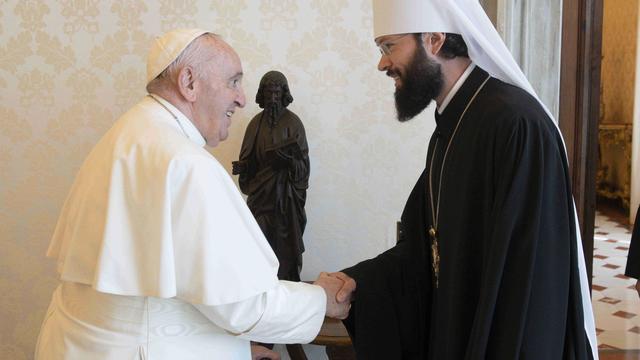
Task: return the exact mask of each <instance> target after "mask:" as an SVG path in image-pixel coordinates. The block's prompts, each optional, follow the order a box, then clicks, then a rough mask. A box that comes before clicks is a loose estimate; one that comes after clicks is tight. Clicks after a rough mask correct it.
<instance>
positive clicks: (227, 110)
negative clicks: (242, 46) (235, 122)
mask: <svg viewBox="0 0 640 360" xmlns="http://www.w3.org/2000/svg"><path fill="white" fill-rule="evenodd" d="M217 52H218V53H217V55H216V56H215V57H214V58H209V60H208V61H207V63H206V64H205V65H204V66H202V67H201V74H199V76H198V79H197V80H196V82H197V84H198V85H197V86H198V95H197V99H196V101H195V102H194V104H193V112H194V114H193V115H194V124H195V126H196V128H197V129H198V131H199V132H200V134H202V136H203V137H204V138H205V141H206V142H207V145H209V146H212V147H213V146H216V145H218V143H220V142H221V141H224V140H225V139H226V138H227V137H228V136H229V126H230V125H231V116H232V115H233V113H234V112H235V111H236V108H238V107H240V108H242V107H244V105H245V102H246V99H245V96H244V90H243V89H242V65H241V63H240V58H239V57H238V55H237V54H236V53H235V51H233V49H231V47H229V46H228V45H226V46H224V47H223V49H222V54H220V52H221V50H220V49H218V50H217Z"/></svg>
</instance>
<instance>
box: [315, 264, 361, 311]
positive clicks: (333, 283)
mask: <svg viewBox="0 0 640 360" xmlns="http://www.w3.org/2000/svg"><path fill="white" fill-rule="evenodd" d="M345 276H346V275H345ZM347 277H348V276H347ZM349 279H351V278H349ZM351 281H353V279H351ZM314 284H315V285H319V286H321V287H322V288H323V289H324V291H325V293H326V295H327V310H326V315H327V316H328V317H331V318H335V319H346V318H347V316H349V310H350V309H351V296H344V295H343V296H341V297H340V298H341V299H342V301H338V294H339V293H340V292H349V295H350V294H351V292H352V291H353V290H355V281H353V284H351V283H350V284H348V285H347V284H345V281H344V280H343V279H341V278H339V277H337V276H331V275H329V274H327V273H325V272H322V273H320V276H318V279H317V280H316V281H315V282H314ZM351 285H353V290H350V289H351ZM345 286H346V290H344V289H345Z"/></svg>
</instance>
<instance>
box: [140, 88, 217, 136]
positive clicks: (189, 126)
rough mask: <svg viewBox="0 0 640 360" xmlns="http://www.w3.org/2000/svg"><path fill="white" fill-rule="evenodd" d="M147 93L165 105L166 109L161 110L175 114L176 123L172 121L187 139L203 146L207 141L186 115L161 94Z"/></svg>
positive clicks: (172, 115)
mask: <svg viewBox="0 0 640 360" xmlns="http://www.w3.org/2000/svg"><path fill="white" fill-rule="evenodd" d="M149 95H150V96H151V97H152V98H153V99H156V100H158V101H159V102H160V103H161V104H162V105H164V106H166V107H167V108H166V109H162V110H163V111H165V112H167V110H169V111H168V112H169V113H170V114H168V115H171V117H174V116H175V119H176V120H177V123H175V122H174V124H175V127H176V128H178V130H180V132H181V133H182V132H184V135H186V136H187V138H189V140H191V141H193V142H194V143H196V144H198V145H199V146H201V147H202V146H205V144H206V143H207V142H206V141H205V139H204V137H202V134H200V131H198V129H197V128H196V126H195V125H193V122H192V121H191V120H190V119H189V118H188V117H186V116H185V115H184V114H183V113H182V112H181V111H180V110H178V108H176V107H175V106H173V104H171V103H170V102H169V101H167V100H165V99H164V98H163V97H162V96H160V95H158V94H155V93H151V94H149ZM154 102H155V101H154Z"/></svg>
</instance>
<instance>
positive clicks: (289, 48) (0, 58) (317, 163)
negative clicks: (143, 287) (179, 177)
mask: <svg viewBox="0 0 640 360" xmlns="http://www.w3.org/2000/svg"><path fill="white" fill-rule="evenodd" d="M371 20H372V19H371V9H370V0H358V1H344V0H308V1H300V0H298V1H294V0H262V1H260V0H233V1H232V0H228V1H222V0H220V1H212V0H202V1H196V0H181V1H170V0H160V1H142V0H119V1H98V0H60V1H32V0H11V1H6V0H0V89H1V90H0V241H1V243H0V246H1V249H2V250H1V251H0V274H1V276H0V359H18V360H19V359H30V358H31V357H32V350H33V347H34V344H35V340H36V335H37V333H38V329H39V325H40V322H41V321H42V317H43V314H44V311H45V309H46V305H47V303H48V302H49V299H50V296H51V291H52V289H53V288H54V287H55V285H56V274H55V272H54V266H53V265H54V261H53V260H52V259H46V258H45V257H44V254H45V251H46V248H47V245H48V242H49V238H50V236H51V234H52V231H53V227H54V225H55V222H56V219H57V215H58V212H59V210H60V208H61V206H62V202H63V201H64V198H65V196H66V193H67V192H68V190H69V187H70V186H71V182H72V180H73V177H74V175H75V172H76V171H77V170H78V168H79V167H80V165H81V163H82V161H83V159H84V157H85V156H86V155H87V153H88V151H89V150H90V149H91V147H92V145H93V144H95V142H96V141H97V140H98V139H99V138H100V136H101V135H102V134H103V133H104V132H105V131H106V130H107V129H108V128H109V127H110V126H111V124H112V123H113V122H114V120H115V119H116V118H117V117H118V116H119V115H121V114H122V113H123V112H124V111H126V110H127V108H129V107H130V106H131V105H133V104H134V103H136V102H137V101H138V100H139V99H140V98H141V97H142V96H143V95H144V94H145V93H144V78H145V75H144V74H145V60H144V59H145V57H146V52H147V49H148V44H149V43H150V41H151V39H153V37H154V36H155V35H158V34H160V33H162V32H164V31H166V30H169V29H172V28H175V27H186V26H198V27H204V28H209V29H212V30H214V31H216V32H218V33H219V34H221V35H222V36H224V38H225V39H226V40H227V41H228V42H229V43H230V44H231V45H232V46H234V47H235V48H236V49H237V51H238V53H239V54H240V56H241V58H242V59H243V66H244V71H245V74H246V76H245V82H244V84H245V90H246V92H247V97H248V99H253V98H254V95H255V91H256V89H257V84H258V82H259V80H260V77H261V76H262V74H264V73H265V72H266V71H268V70H270V69H278V70H281V71H283V72H284V73H285V74H286V75H287V76H288V78H289V81H290V85H291V89H292V91H293V96H294V98H295V100H294V102H293V104H292V105H291V109H292V110H293V111H294V112H296V113H297V114H298V115H299V116H300V117H301V119H302V120H303V122H304V123H305V126H306V128H307V136H308V140H309V145H310V156H311V163H312V168H311V180H310V189H309V193H308V203H307V210H308V219H309V223H308V227H307V231H306V233H305V243H306V246H307V251H306V253H305V258H304V261H305V264H304V270H303V276H304V277H305V278H307V279H311V278H314V277H315V276H316V275H317V273H318V272H319V271H321V270H329V271H332V270H338V269H340V268H342V267H345V266H348V265H351V264H353V263H354V262H356V261H358V260H360V259H364V258H368V257H372V256H374V255H376V254H377V253H379V252H380V251H382V250H383V249H385V248H386V247H387V246H388V245H389V244H390V243H392V242H393V241H395V222H396V221H397V219H398V218H399V215H400V212H401V210H402V206H403V203H404V200H405V198H406V196H407V195H408V193H409V191H410V190H411V188H412V186H413V182H414V180H415V178H416V177H417V176H418V174H419V173H420V172H421V170H422V168H423V166H424V161H425V151H426V145H427V140H428V136H429V134H430V133H431V131H432V129H433V127H434V123H433V118H432V116H431V115H422V116H421V117H420V118H418V119H415V120H414V121H412V122H410V123H408V124H398V123H397V122H396V121H395V120H394V111H393V101H392V92H393V83H392V81H391V80H390V79H388V78H386V77H385V76H384V74H382V73H379V72H377V71H376V65H377V61H378V51H377V49H376V48H375V46H374V43H373V39H372V30H371ZM257 112H258V107H257V105H256V104H254V103H253V102H251V103H250V104H248V105H247V107H246V108H245V109H243V110H241V111H239V112H237V113H236V114H235V115H234V118H233V125H232V128H231V136H230V138H229V139H228V140H227V141H226V142H225V143H223V144H221V145H220V146H218V147H217V148H215V149H213V150H212V152H213V153H214V155H215V156H216V157H217V158H218V159H219V160H220V161H221V162H222V163H223V164H224V165H225V166H226V167H227V169H230V163H231V161H232V160H234V159H236V158H237V156H238V152H239V148H240V143H241V141H242V136H243V133H244V129H245V127H246V125H247V123H248V121H249V120H250V119H251V117H252V116H253V115H254V114H255V113H257ZM427 112H428V113H429V114H430V113H432V111H430V110H429V111H427Z"/></svg>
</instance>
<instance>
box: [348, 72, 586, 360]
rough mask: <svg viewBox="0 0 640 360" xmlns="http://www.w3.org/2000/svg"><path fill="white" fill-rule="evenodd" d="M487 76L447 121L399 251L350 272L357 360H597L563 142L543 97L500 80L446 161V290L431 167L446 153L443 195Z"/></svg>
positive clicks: (464, 91) (474, 81) (440, 120)
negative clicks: (436, 261)
mask: <svg viewBox="0 0 640 360" xmlns="http://www.w3.org/2000/svg"><path fill="white" fill-rule="evenodd" d="M487 78H488V74H487V73H486V72H485V71H484V70H482V69H480V68H478V67H476V68H475V69H474V70H473V71H472V73H471V74H470V76H469V78H467V80H466V81H465V82H464V84H463V85H462V87H461V88H460V89H459V91H458V92H457V93H456V95H455V96H454V97H453V98H452V100H451V102H450V103H449V105H448V106H447V108H446V109H445V110H444V112H443V113H442V114H441V115H438V114H437V113H436V121H437V128H436V130H435V132H434V134H433V136H432V137H431V141H430V144H429V150H428V154H427V166H426V168H425V171H424V172H423V173H422V175H421V176H420V178H419V179H418V182H417V183H416V185H415V187H414V189H413V191H412V192H411V194H410V196H409V199H408V201H407V203H406V205H405V209H404V212H403V214H402V219H401V220H402V233H403V235H402V237H401V239H400V241H399V243H398V244H397V245H396V246H395V247H394V248H392V249H390V250H388V251H387V252H385V253H382V254H381V255H379V256H378V257H376V258H373V259H370V260H366V261H363V262H361V263H359V264H357V265H355V266H353V267H351V268H349V269H345V270H344V271H345V272H346V273H347V274H349V275H350V276H352V277H353V278H354V279H355V280H356V282H357V290H356V298H355V301H354V303H353V307H352V310H351V313H350V316H349V318H348V319H347V320H345V324H346V325H347V328H348V330H349V332H350V334H351V335H352V338H353V340H354V344H355V348H356V352H357V354H358V359H366V360H373V359H439V360H453V359H491V360H496V359H535V360H541V359H590V358H592V355H591V350H590V347H589V343H588V340H587V337H586V333H585V330H584V328H585V326H584V320H583V319H584V317H583V310H582V297H581V292H580V291H581V289H580V280H579V270H578V250H577V244H576V227H575V218H574V210H573V200H572V195H571V188H570V182H569V175H568V174H569V172H568V166H567V161H566V156H565V151H564V147H563V144H562V139H561V137H560V135H559V133H558V131H557V130H556V127H555V125H554V124H553V123H552V120H551V119H550V118H549V117H548V116H547V114H546V113H545V111H544V109H543V108H542V107H541V106H540V105H539V103H538V102H537V100H536V99H535V98H533V97H532V96H530V95H529V94H528V93H526V92H525V91H523V90H521V89H519V88H517V87H514V86H511V85H508V84H506V83H503V82H501V81H499V80H497V79H495V78H490V79H489V80H488V81H487V82H486V84H485V85H484V87H483V88H482V89H481V91H480V92H479V93H478V95H477V97H476V98H475V100H474V101H473V102H472V103H471V105H470V107H469V109H468V112H467V113H466V115H465V116H464V118H462V121H461V123H460V125H459V128H458V130H457V134H456V135H455V137H454V138H453V141H452V143H451V147H450V149H449V152H448V155H447V157H446V161H445V165H444V168H443V171H442V182H441V184H442V189H441V193H440V194H441V195H440V196H441V200H440V210H439V220H438V239H439V240H438V241H439V255H440V265H439V267H440V268H439V279H438V287H437V288H436V286H435V277H434V271H433V270H432V255H431V247H430V244H431V240H430V238H429V235H428V233H427V231H428V228H429V227H430V226H431V225H432V220H431V208H430V205H429V204H428V203H429V189H428V185H429V181H428V179H429V167H430V166H429V165H430V164H431V159H432V157H433V156H434V154H435V159H434V164H433V167H432V168H433V187H434V189H433V193H434V194H437V193H438V184H439V175H440V169H441V165H442V159H443V154H444V153H445V149H446V147H447V144H448V143H449V140H450V139H451V135H452V133H453V131H454V128H455V126H456V123H457V122H458V119H459V118H460V115H461V114H462V112H463V111H464V108H465V106H466V105H467V103H468V102H469V100H470V99H471V98H472V97H473V95H474V93H476V91H477V89H478V88H479V87H480V86H481V84H482V83H483V82H484V81H485V80H486V79H487ZM436 139H438V144H437V147H436V146H435V145H436V144H435V143H436ZM434 203H437V201H434Z"/></svg>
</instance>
